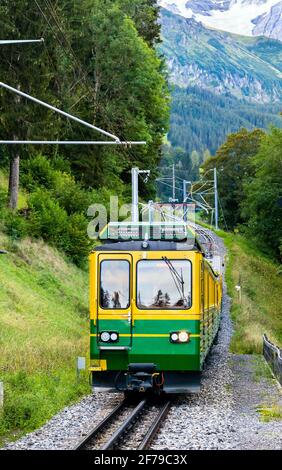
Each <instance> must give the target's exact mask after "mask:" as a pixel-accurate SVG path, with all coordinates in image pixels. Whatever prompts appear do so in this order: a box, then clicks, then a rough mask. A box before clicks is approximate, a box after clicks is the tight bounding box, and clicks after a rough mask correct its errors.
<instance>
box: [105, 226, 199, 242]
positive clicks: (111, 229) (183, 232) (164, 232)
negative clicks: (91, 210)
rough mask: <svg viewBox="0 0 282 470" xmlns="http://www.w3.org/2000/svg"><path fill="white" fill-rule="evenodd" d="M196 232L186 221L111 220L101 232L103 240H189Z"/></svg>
mask: <svg viewBox="0 0 282 470" xmlns="http://www.w3.org/2000/svg"><path fill="white" fill-rule="evenodd" d="M194 238H195V232H194V231H193V230H192V229H191V227H189V226H188V225H187V223H185V222H151V223H150V222H111V223H109V224H108V225H106V226H105V227H104V228H103V229H102V230H101V232H100V233H99V239H100V240H101V241H102V242H109V241H110V242H111V241H112V242H124V241H130V240H132V241H143V240H154V241H161V240H164V241H175V242H179V241H187V240H193V239H194Z"/></svg>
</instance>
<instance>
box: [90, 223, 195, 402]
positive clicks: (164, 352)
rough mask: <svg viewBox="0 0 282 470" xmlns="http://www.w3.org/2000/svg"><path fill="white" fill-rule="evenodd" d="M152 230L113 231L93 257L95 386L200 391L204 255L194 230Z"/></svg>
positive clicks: (92, 374)
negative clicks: (171, 233) (174, 233)
mask: <svg viewBox="0 0 282 470" xmlns="http://www.w3.org/2000/svg"><path fill="white" fill-rule="evenodd" d="M143 229H144V227H142V230H143ZM166 229H167V227H166ZM182 229H183V228H182ZM183 230H184V229H183ZM185 233H186V232H185ZM150 235H151V234H148V233H147V234H145V235H144V233H143V234H142V236H141V235H140V234H139V233H138V235H136V233H135V237H130V239H128V240H126V241H125V240H122V241H120V239H118V240H116V239H115V240H114V241H113V240H112V239H111V237H110V236H109V233H107V234H106V235H105V238H106V243H104V244H103V245H101V246H98V247H97V248H95V250H94V251H93V252H92V253H91V255H90V307H91V308H90V328H91V331H90V345H91V346H90V358H91V367H90V372H91V377H92V386H93V389H94V390H100V391H115V392H117V391H122V392H147V391H154V392H157V393H161V392H166V393H187V392H189V393H193V392H198V391H199V381H200V293H199V284H200V283H199V279H200V265H201V258H202V254H201V253H200V251H199V250H198V249H197V247H196V246H195V240H194V238H193V237H190V238H189V237H187V233H186V235H185V237H184V236H183V237H182V239H181V237H180V239H179V237H178V238H177V240H176V239H174V238H172V239H169V240H167V237H165V238H166V239H163V237H162V236H161V235H160V236H159V237H157V238H159V239H157V240H156V239H155V238H156V237H154V240H151V239H150ZM134 238H135V239H134Z"/></svg>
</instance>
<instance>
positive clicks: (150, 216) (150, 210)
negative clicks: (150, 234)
mask: <svg viewBox="0 0 282 470" xmlns="http://www.w3.org/2000/svg"><path fill="white" fill-rule="evenodd" d="M153 204H154V201H149V203H148V206H149V224H150V225H152V223H153V222H154V206H153Z"/></svg>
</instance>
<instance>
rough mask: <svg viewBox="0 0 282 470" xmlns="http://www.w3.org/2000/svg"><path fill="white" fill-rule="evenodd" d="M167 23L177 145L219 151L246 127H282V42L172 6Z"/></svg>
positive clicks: (165, 14)
mask: <svg viewBox="0 0 282 470" xmlns="http://www.w3.org/2000/svg"><path fill="white" fill-rule="evenodd" d="M198 3H200V2H198ZM161 24H162V39H163V42H162V44H161V45H160V51H161V53H162V55H163V56H164V57H165V59H166V63H167V68H168V73H169V80H170V83H171V86H172V110H171V126H170V132H169V136H168V138H169V141H170V142H171V143H172V145H173V147H178V146H180V147H182V148H183V149H184V150H186V151H187V152H189V153H191V152H192V151H193V150H197V151H199V152H201V153H202V152H204V151H205V149H209V150H210V151H211V152H212V153H214V152H215V151H216V149H217V148H218V147H219V146H220V145H221V144H222V143H223V142H224V140H225V139H226V136H227V135H228V134H229V133H230V132H236V131H237V130H238V129H239V128H240V127H246V128H248V129H252V128H254V127H260V128H264V129H265V128H267V127H268V126H269V125H270V124H271V123H272V124H275V125H277V126H281V122H282V120H281V118H280V117H279V116H278V114H279V112H280V111H281V109H282V80H281V79H282V42H280V41H277V40H274V39H269V38H265V37H246V36H240V35H236V34H232V33H227V32H224V31H217V30H214V29H210V28H207V27H205V26H204V25H203V24H201V23H198V22H197V21H196V20H195V19H194V18H184V17H183V16H180V15H178V14H175V13H173V12H172V11H168V10H166V9H161Z"/></svg>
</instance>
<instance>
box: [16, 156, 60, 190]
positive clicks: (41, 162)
mask: <svg viewBox="0 0 282 470" xmlns="http://www.w3.org/2000/svg"><path fill="white" fill-rule="evenodd" d="M21 184H22V185H23V187H25V188H26V189H28V190H29V191H34V190H36V189H37V188H38V186H40V187H43V188H46V189H53V188H54V184H55V175H54V170H53V168H52V166H51V164H50V161H49V160H47V158H45V157H43V155H37V156H36V157H34V158H32V159H30V160H25V161H23V164H22V175H21Z"/></svg>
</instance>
